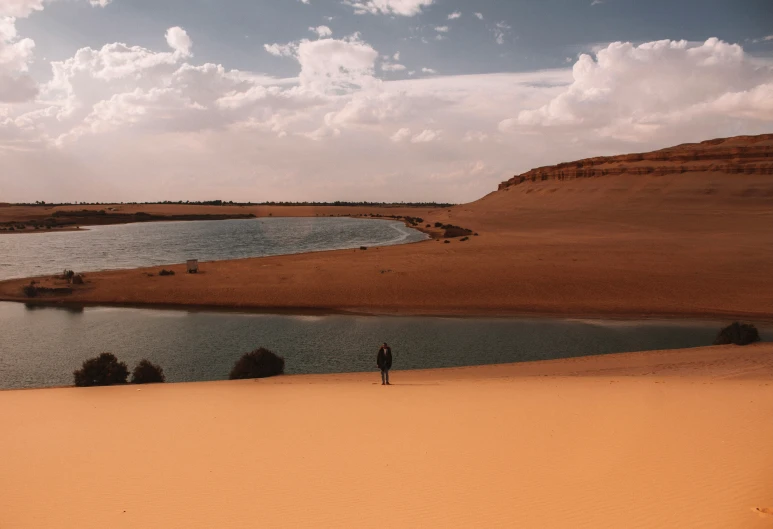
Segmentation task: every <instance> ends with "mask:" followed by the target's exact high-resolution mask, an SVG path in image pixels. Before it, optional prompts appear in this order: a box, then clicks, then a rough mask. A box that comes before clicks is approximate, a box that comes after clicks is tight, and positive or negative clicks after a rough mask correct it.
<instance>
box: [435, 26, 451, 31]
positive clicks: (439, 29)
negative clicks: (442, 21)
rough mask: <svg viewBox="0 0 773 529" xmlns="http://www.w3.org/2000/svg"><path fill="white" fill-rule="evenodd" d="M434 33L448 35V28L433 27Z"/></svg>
mask: <svg viewBox="0 0 773 529" xmlns="http://www.w3.org/2000/svg"><path fill="white" fill-rule="evenodd" d="M435 31H438V32H440V33H448V26H435Z"/></svg>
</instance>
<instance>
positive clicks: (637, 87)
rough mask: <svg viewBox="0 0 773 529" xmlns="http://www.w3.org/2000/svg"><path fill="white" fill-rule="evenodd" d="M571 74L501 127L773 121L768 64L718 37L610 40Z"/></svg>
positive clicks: (651, 129)
mask: <svg viewBox="0 0 773 529" xmlns="http://www.w3.org/2000/svg"><path fill="white" fill-rule="evenodd" d="M685 72H689V75H685ZM572 77H573V82H572V83H571V84H570V85H569V86H568V87H566V88H565V89H564V90H562V91H561V92H560V93H559V94H557V95H556V96H555V97H553V98H552V99H551V100H550V101H549V102H547V103H546V104H544V105H542V106H540V107H538V108H535V109H527V110H522V111H520V112H519V113H518V114H517V116H516V117H515V118H511V119H507V120H503V121H502V123H501V124H500V129H501V130H505V131H519V130H520V131H524V130H535V129H542V130H545V129H554V130H556V131H557V132H558V131H576V130H582V131H584V133H591V134H594V135H597V136H603V137H615V138H624V139H627V140H629V141H647V140H653V139H654V138H656V137H658V136H659V135H660V136H663V137H664V136H666V135H676V134H678V133H679V132H682V133H685V132H686V131H693V132H698V131H699V130H700V127H701V126H707V127H710V128H712V127H713V128H716V126H717V125H718V124H720V123H724V124H725V126H727V127H728V129H727V130H731V127H730V125H731V124H734V123H735V124H736V125H739V124H740V123H741V122H742V121H745V122H747V123H749V122H757V123H758V124H759V125H766V126H768V128H769V124H770V122H771V121H773V102H771V101H773V98H770V97H769V96H770V95H772V94H773V65H771V63H769V62H767V63H764V62H758V61H755V60H753V59H751V58H750V57H748V56H746V55H745V53H744V51H743V48H741V46H739V45H737V44H728V43H726V42H723V41H721V40H719V39H716V38H712V39H709V40H707V41H706V42H704V43H702V44H700V45H692V44H690V43H688V42H687V41H683V40H682V41H671V40H661V41H657V42H647V43H644V44H640V45H638V46H636V45H634V44H631V43H628V42H614V43H612V44H609V45H608V46H607V47H606V48H604V49H602V50H600V51H599V52H598V53H596V56H595V57H593V56H591V55H587V54H583V55H581V56H580V58H579V59H578V61H577V62H576V63H575V64H574V67H573V69H572ZM712 124H713V125H712ZM704 134H705V133H704Z"/></svg>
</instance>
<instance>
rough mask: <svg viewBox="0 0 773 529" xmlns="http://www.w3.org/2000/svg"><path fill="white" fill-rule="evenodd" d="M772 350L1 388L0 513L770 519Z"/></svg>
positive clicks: (699, 521)
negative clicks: (385, 375)
mask: <svg viewBox="0 0 773 529" xmlns="http://www.w3.org/2000/svg"><path fill="white" fill-rule="evenodd" d="M772 376H773V346H771V345H770V344H760V345H756V346H750V347H746V348H738V347H712V348H703V349H694V350H683V351H659V352H648V353H633V354H622V355H610V356H602V357H587V358H576V359H569V360H558V361H548V362H536V363H530V364H513V365H506V366H482V367H475V368H457V369H445V370H430V371H414V372H400V371H395V372H394V373H393V376H392V378H393V381H394V383H395V385H393V386H392V387H382V386H380V385H376V384H375V382H376V379H377V378H378V375H377V374H375V373H367V374H345V375H319V376H292V377H289V376H288V377H278V378H274V379H264V380H260V381H237V382H214V383H192V384H169V385H155V386H143V387H141V388H137V387H132V386H127V387H113V388H87V389H76V388H60V389H44V390H24V391H3V392H0V424H2V428H0V453H2V454H3V457H2V458H0V524H2V527H4V528H5V527H7V528H12V529H26V528H35V529H38V528H47V527H52V528H53V527H56V528H62V529H66V528H78V529H90V528H103V527H114V528H121V527H159V528H160V527H163V528H175V527H180V528H182V527H185V528H190V529H195V528H211V527H222V528H247V527H265V528H270V527H301V528H303V527H309V528H311V527H346V528H349V527H361V528H368V527H373V528H376V527H444V528H446V527H449V528H451V527H460V528H468V527H521V528H540V529H551V528H567V529H568V528H572V529H574V528H584V527H586V528H594V529H603V528H620V527H626V528H632V529H633V528H665V527H673V528H677V527H678V528H680V529H686V528H701V529H712V528H717V529H728V528H757V527H758V528H770V527H773V516H771V515H770V514H767V513H769V512H770V509H771V508H773V503H772V498H773V450H771V446H773V421H770V417H771V416H773V382H771V377H772Z"/></svg>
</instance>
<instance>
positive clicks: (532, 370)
mask: <svg viewBox="0 0 773 529" xmlns="http://www.w3.org/2000/svg"><path fill="white" fill-rule="evenodd" d="M717 352H722V354H737V355H739V356H743V355H751V356H752V357H756V359H757V361H758V362H757V363H758V364H759V365H758V366H757V367H759V368H760V369H762V370H763V372H761V373H757V374H756V375H754V376H753V377H752V378H753V379H754V380H763V381H766V382H769V381H770V380H771V376H773V342H756V343H753V344H749V345H744V346H740V345H732V344H730V345H704V346H697V347H686V348H675V349H651V350H644V351H627V352H619V353H594V354H581V355H578V356H568V357H563V358H550V359H545V360H523V361H520V362H507V363H496V364H471V365H464V366H448V367H425V368H415V369H399V368H393V369H392V370H390V374H391V376H392V378H394V376H395V375H397V376H399V377H406V376H407V377H408V378H421V377H427V376H429V377H433V378H439V379H447V380H454V379H455V377H456V376H458V375H460V374H461V375H471V376H473V377H480V378H503V377H515V378H520V377H523V378H530V377H547V376H549V377H554V378H573V377H588V376H590V377H596V376H624V377H634V378H638V377H641V376H643V374H642V373H640V372H638V370H639V369H641V368H643V367H647V366H650V367H653V368H655V369H656V371H653V372H652V373H644V375H647V376H648V377H649V376H650V375H653V376H658V377H663V378H668V377H671V376H675V374H674V373H673V372H671V371H670V369H671V367H669V366H670V365H671V366H677V365H682V364H684V365H690V366H692V363H693V362H694V360H695V359H703V360H705V359H706V358H710V357H712V355H713V356H717ZM704 353H706V354H705V355H704ZM768 357H769V358H768ZM653 359H665V360H666V363H662V364H661V363H657V362H655V363H653ZM737 361H739V360H738V358H732V357H728V359H727V362H728V363H729V364H732V363H733V362H737ZM669 362H670V364H669ZM572 366H575V367H576V369H575V370H568V367H572ZM600 366H603V367H600ZM597 368H598V369H601V370H603V371H604V373H603V374H599V373H597V372H596V371H592V369H597ZM583 369H585V370H586V371H583ZM616 369H617V370H619V371H614V370H616ZM589 370H590V371H589ZM626 370H628V371H626ZM658 370H659V372H658ZM656 373H657V374H656ZM376 375H378V369H376V368H375V367H374V368H373V370H369V371H340V372H334V373H290V374H282V375H274V376H271V377H266V378H254V379H242V380H228V379H217V380H189V381H180V382H164V383H153V384H131V383H128V382H127V383H126V384H115V385H112V386H96V387H103V388H127V387H129V388H135V389H137V391H139V390H140V389H142V388H145V387H156V386H159V385H163V386H165V387H174V386H190V385H195V384H238V383H242V384H244V383H248V382H254V383H261V384H298V383H300V384H302V383H309V382H315V383H326V382H329V383H341V382H352V383H357V382H361V381H363V380H370V379H371V378H373V379H374V380H375V377H376ZM714 375H715V374H713V373H711V372H710V371H709V372H706V373H702V374H700V375H699V376H700V377H702V376H714ZM696 376H698V375H696ZM718 380H722V379H721V378H720V379H718ZM731 381H732V380H731ZM138 388H139V389H138ZM55 389H72V390H78V391H84V390H86V391H88V390H89V389H90V388H80V387H77V386H75V385H58V386H36V387H23V388H0V393H2V392H12V391H39V390H55Z"/></svg>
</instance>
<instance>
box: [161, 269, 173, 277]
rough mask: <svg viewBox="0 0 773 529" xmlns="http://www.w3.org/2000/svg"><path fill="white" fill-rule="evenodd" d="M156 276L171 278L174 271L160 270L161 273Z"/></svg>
mask: <svg viewBox="0 0 773 529" xmlns="http://www.w3.org/2000/svg"><path fill="white" fill-rule="evenodd" d="M158 275H160V276H173V275H174V270H166V269H162V270H161V271H160V272H159V273H158Z"/></svg>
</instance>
